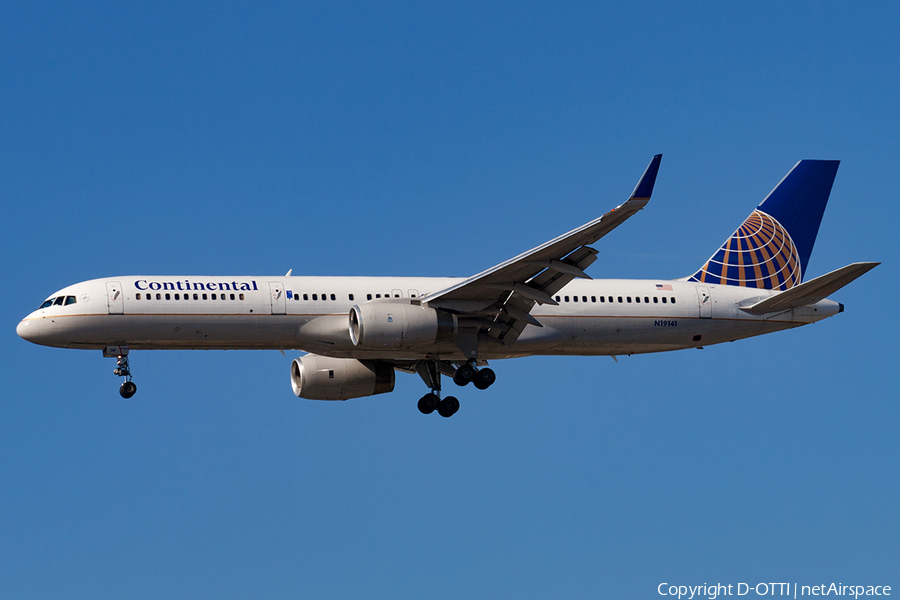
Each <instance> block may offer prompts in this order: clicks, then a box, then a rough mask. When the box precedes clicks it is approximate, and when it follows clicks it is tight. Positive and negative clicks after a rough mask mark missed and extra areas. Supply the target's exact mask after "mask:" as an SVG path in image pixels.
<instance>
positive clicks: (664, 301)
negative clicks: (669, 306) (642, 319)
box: [663, 296, 666, 304]
mask: <svg viewBox="0 0 900 600" xmlns="http://www.w3.org/2000/svg"><path fill="white" fill-rule="evenodd" d="M665 303H666V297H665V296H663V304H665Z"/></svg>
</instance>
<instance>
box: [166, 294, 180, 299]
mask: <svg viewBox="0 0 900 600" xmlns="http://www.w3.org/2000/svg"><path fill="white" fill-rule="evenodd" d="M168 299H169V295H168V294H166V300H168ZM175 299H176V300H181V295H180V294H175Z"/></svg>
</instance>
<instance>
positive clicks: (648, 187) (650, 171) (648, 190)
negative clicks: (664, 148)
mask: <svg viewBox="0 0 900 600" xmlns="http://www.w3.org/2000/svg"><path fill="white" fill-rule="evenodd" d="M661 160H662V154H657V155H656V156H654V157H653V159H652V160H651V161H650V164H649V165H647V170H646V171H644V174H643V175H642V176H641V180H640V181H638V184H637V186H635V188H634V191H633V192H631V198H635V199H638V198H639V199H642V200H649V199H650V195H651V194H652V193H653V185H654V184H655V183H656V174H657V173H659V163H660V161H661Z"/></svg>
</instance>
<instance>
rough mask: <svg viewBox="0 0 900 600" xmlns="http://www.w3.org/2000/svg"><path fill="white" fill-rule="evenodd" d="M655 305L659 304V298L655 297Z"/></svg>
mask: <svg viewBox="0 0 900 600" xmlns="http://www.w3.org/2000/svg"><path fill="white" fill-rule="evenodd" d="M653 304H659V298H657V297H656V296H653Z"/></svg>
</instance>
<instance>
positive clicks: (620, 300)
mask: <svg viewBox="0 0 900 600" xmlns="http://www.w3.org/2000/svg"><path fill="white" fill-rule="evenodd" d="M619 304H622V296H619Z"/></svg>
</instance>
